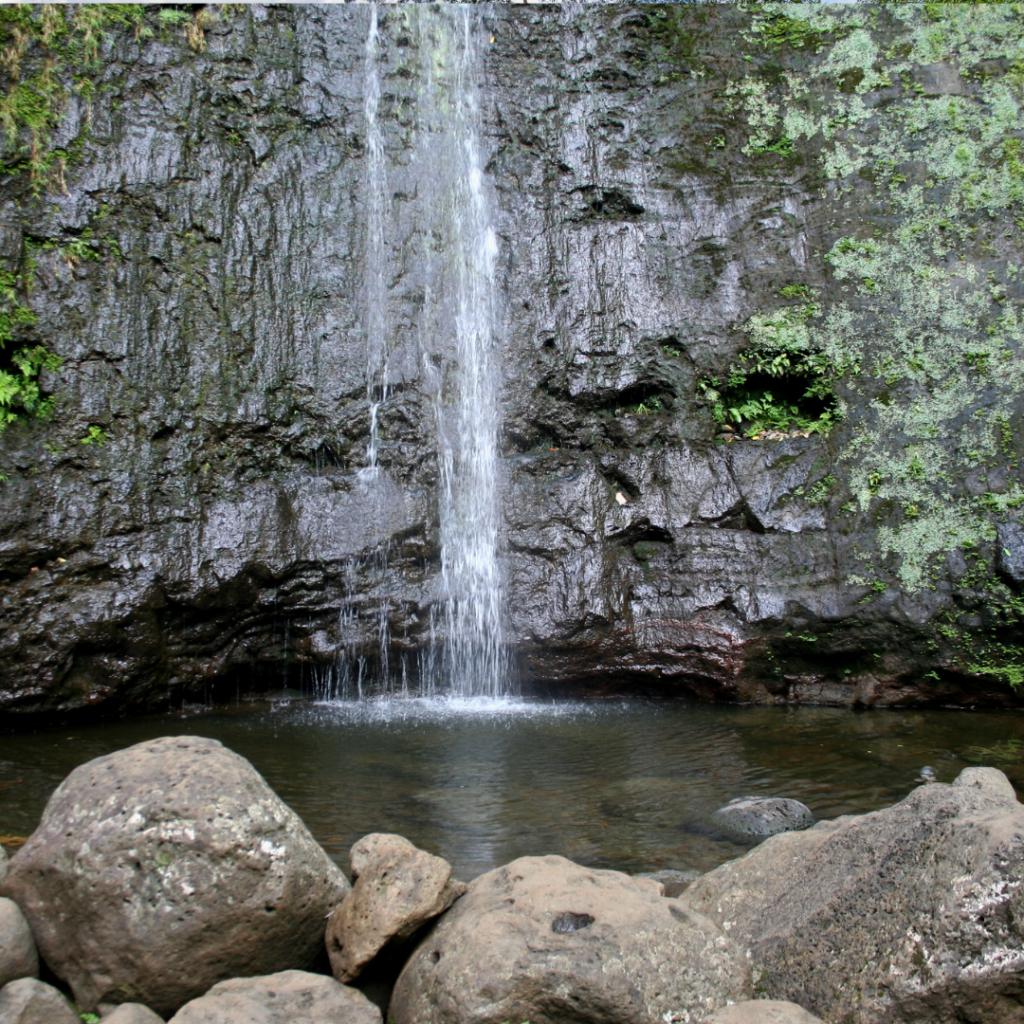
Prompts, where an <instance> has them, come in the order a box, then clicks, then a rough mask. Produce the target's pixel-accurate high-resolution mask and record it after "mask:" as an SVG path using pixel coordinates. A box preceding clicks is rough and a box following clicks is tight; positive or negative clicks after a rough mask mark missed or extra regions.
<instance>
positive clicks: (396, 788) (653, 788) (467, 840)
mask: <svg viewBox="0 0 1024 1024" xmlns="http://www.w3.org/2000/svg"><path fill="white" fill-rule="evenodd" d="M1021 720H1022V716H1021V714H1020V712H953V711H869V712H853V711H849V710H845V709H841V708H789V709H787V708H773V707H769V708H766V707H722V706H708V705H687V704H684V703H681V702H673V701H661V702H656V701H644V700H614V701H604V700H595V701H553V700H533V699H524V698H515V697H509V698H457V697H438V698H423V697H408V698H392V699H375V700H366V701H363V702H354V701H353V702H324V703H314V702H312V701H306V700H291V701H276V702H274V703H264V704H258V705H254V704H246V703H243V704H238V705H232V706H230V707H221V708H216V709H211V710H209V711H206V712H205V713H202V714H189V715H186V716H182V715H181V714H180V713H179V714H175V715H164V716H152V717H146V718H139V719H134V720H128V721H121V722H110V723H107V724H104V725H92V726H87V727H81V728H73V729H68V728H67V727H64V728H62V729H47V730H41V731H38V732H35V733H32V734H27V735H12V736H5V737H4V738H3V761H2V762H0V835H6V836H9V835H15V836H18V835H22V836H23V835H27V834H28V833H29V832H30V831H31V830H32V829H33V828H34V827H35V824H36V822H37V821H38V818H39V815H40V813H41V811H42V808H43V806H44V805H45V803H46V800H47V798H48V797H49V795H50V793H51V792H52V791H53V789H54V788H55V787H56V786H57V784H58V783H59V782H60V781H61V779H63V778H64V776H65V775H67V773H68V772H69V771H71V770H72V769H73V768H74V767H75V766H76V765H78V764H81V763H83V762H84V761H88V760H90V759H91V758H94V757H98V756H100V755H102V754H106V753H109V752H110V751H113V750H117V749H119V748H122V747H126V746H130V745H131V744H133V743H138V742H140V741H143V740H146V739H150V738H152V737H154V736H162V735H175V734H186V735H202V736H210V737H213V738H215V739H218V740H220V741H221V742H223V743H224V744H225V745H227V746H228V747H230V748H231V749H233V750H235V751H237V752H238V753H239V754H241V755H242V756H243V757H246V758H248V759H249V760H250V761H251V762H252V763H253V765H254V766H255V767H256V768H257V770H258V771H260V772H261V774H262V775H263V776H264V777H265V778H266V779H267V781H268V782H269V783H270V785H271V786H273V788H274V789H275V790H276V791H277V792H278V793H279V794H280V795H281V797H282V798H283V799H284V800H285V801H287V802H288V804H289V805H290V806H291V807H293V808H294V809H295V811H296V812H297V813H298V814H299V815H300V816H301V817H302V818H303V820H304V821H305V822H306V824H307V825H308V826H309V828H310V830H311V831H312V832H313V834H314V835H315V836H316V838H317V839H318V840H319V841H320V842H321V843H322V844H323V845H324V847H325V849H326V850H327V851H328V853H329V854H330V855H331V856H332V857H334V858H335V859H336V860H337V861H338V862H339V863H340V864H342V866H343V867H345V868H347V867H348V849H349V847H350V846H351V845H352V843H353V842H355V841H356V840H357V839H359V838H360V837H361V836H363V835H365V834H366V833H368V832H398V833H400V834H402V835H405V836H407V837H408V838H409V839H410V840H412V841H413V842H414V843H416V844H417V845H419V846H422V847H424V848H425V849H428V850H430V851H431V852H434V853H438V854H440V855H441V856H443V857H446V858H447V859H448V860H450V861H451V862H452V863H453V865H454V866H455V870H456V874H457V876H458V877H461V878H464V879H468V878H472V877H474V876H475V875H477V874H479V873H480V872H482V871H486V870H488V869H489V868H492V867H495V866H496V865H498V864H502V863H506V862H507V861H509V860H512V859H513V858H515V857H519V856H523V855H526V854H547V853H556V854H561V855H563V856H566V857H570V858H571V859H573V860H576V861H578V862H580V863H584V864H590V865H594V866H599V867H611V868H620V869H623V870H628V871H643V870H656V869H660V868H672V869H679V870H683V871H687V870H698V871H701V870H707V869H709V868H712V867H714V866H716V865H717V864H720V863H722V862H723V861H724V860H727V859H729V858H731V857H736V856H739V855H740V854H742V853H743V852H744V851H745V849H746V847H745V846H743V845H741V844H738V843H737V842H735V841H734V839H732V838H731V837H728V836H724V835H723V834H722V833H721V832H720V831H719V830H718V829H716V828H715V827H714V824H713V822H712V821H711V820H710V818H711V815H712V814H713V812H714V811H715V810H717V809H718V808H719V807H721V806H723V805H724V804H725V803H727V802H728V801H729V800H731V799H733V798H734V797H740V796H786V797H792V798H794V799H797V800H800V801H802V802H803V803H805V804H807V806H808V807H810V808H811V810H812V811H813V812H814V814H815V816H816V817H819V818H830V817H835V816H836V815H839V814H857V813H863V812H865V811H870V810H875V809H877V808H879V807H883V806H886V805H888V804H890V803H893V802H894V801H896V800H899V799H901V798H902V797H903V796H905V795H906V794H907V793H909V792H910V790H911V789H913V788H914V787H915V786H917V785H918V784H919V782H920V773H921V769H922V768H923V767H924V766H925V765H929V766H931V767H932V768H933V769H934V771H935V773H936V775H937V777H938V779H939V780H940V781H943V782H949V781H951V780H952V779H953V778H955V777H956V775H957V774H958V773H959V771H960V770H961V769H962V768H963V767H965V766H966V765H967V764H968V763H976V762H969V761H968V760H967V759H966V758H967V757H968V756H973V755H972V754H971V748H972V747H978V746H984V747H993V746H994V745H996V744H998V743H1000V742H1002V743H1003V745H1004V747H1006V749H1007V750H1009V749H1010V746H1009V744H1010V743H1011V741H1013V739H1014V737H1016V736H1018V735H1019V731H1020V723H1021ZM1014 749H1016V748H1014ZM1000 766H1001V767H1003V768H1004V769H1005V770H1006V771H1007V773H1008V774H1009V775H1010V777H1011V779H1012V780H1013V781H1014V782H1015V783H1016V784H1017V785H1018V786H1020V785H1021V784H1024V766H1022V765H1014V764H1001V765H1000Z"/></svg>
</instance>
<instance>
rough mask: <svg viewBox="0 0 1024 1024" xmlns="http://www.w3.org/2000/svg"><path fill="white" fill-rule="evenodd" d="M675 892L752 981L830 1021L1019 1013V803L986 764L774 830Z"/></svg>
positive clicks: (846, 1023)
mask: <svg viewBox="0 0 1024 1024" xmlns="http://www.w3.org/2000/svg"><path fill="white" fill-rule="evenodd" d="M685 902H686V903H687V904H688V905H689V906H691V907H692V908H693V909H695V910H697V911H699V912H700V913H702V914H707V915H708V916H709V917H711V918H713V919H714V920H715V921H717V922H719V923H720V924H721V925H722V926H723V927H724V928H725V930H726V931H727V932H728V933H729V935H730V937H731V938H733V939H734V940H735V941H736V942H737V943H739V944H740V945H741V946H742V947H745V948H746V949H747V950H748V951H749V953H750V957H751V965H752V967H753V969H754V976H755V978H756V979H759V980H758V987H759V989H760V990H762V991H764V992H765V993H766V994H767V995H768V996H770V997H772V998H773V999H792V1000H794V1001H795V1000H799V1001H800V1003H801V1004H802V1005H804V1006H806V1007H807V1008H808V1009H809V1010H810V1011H812V1012H813V1013H816V1014H818V1015H819V1016H820V1017H824V1018H825V1019H826V1020H829V1021H831V1022H832V1024H854V1022H857V1024H868V1022H870V1024H889V1022H892V1024H907V1022H917V1021H934V1022H941V1024H946V1022H952V1021H961V1020H970V1021H971V1022H972V1024H1004V1022H1006V1021H1009V1020H1019V1019H1020V1017H1019V1013H1020V1009H1019V1008H1020V1004H1021V1001H1022V998H1024V952H1022V949H1024V807H1022V806H1021V805H1020V804H1019V803H1018V802H1017V800H1016V798H1015V796H1014V791H1013V787H1012V786H1011V785H1010V783H1009V781H1008V780H1007V778H1006V776H1005V775H1003V773H1002V772H999V771H996V770H995V769H994V768H967V769H965V770H964V771H963V772H961V774H960V776H959V778H958V779H957V780H956V781H955V782H954V783H953V784H952V785H946V784H944V783H931V784H929V785H925V786H921V787H919V788H918V789H915V790H914V791H913V792H912V793H911V794H910V795H909V796H908V797H907V798H906V799H904V800H902V801H900V802H899V803H898V804H896V805H894V806H893V807H888V808H886V809H884V810H881V811H875V812H874V813H872V814H865V815H857V816H850V817H843V818H837V819H836V820H835V821H823V822H819V823H818V824H817V825H815V826H814V827H813V828H812V829H810V830H808V831H806V832H787V833H784V834H782V835H778V836H774V837H772V838H771V839H768V840H766V841H765V842H764V843H762V844H761V845H760V846H758V847H757V848H756V849H754V850H752V851H751V852H750V853H748V854H747V855H746V856H745V857H741V858H740V859H738V860H735V861H731V862H729V863H727V864H723V865H722V866H721V867H719V868H717V869H715V870H714V871H711V872H709V873H708V874H706V875H704V876H703V877H701V878H700V879H698V880H697V881H696V882H694V884H693V885H692V886H690V888H689V889H688V890H687V892H686V896H685Z"/></svg>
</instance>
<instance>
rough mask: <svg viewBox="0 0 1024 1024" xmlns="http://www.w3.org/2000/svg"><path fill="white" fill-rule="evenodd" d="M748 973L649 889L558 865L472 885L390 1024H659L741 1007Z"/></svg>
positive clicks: (643, 882) (560, 860)
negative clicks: (737, 1002) (730, 1004)
mask: <svg viewBox="0 0 1024 1024" xmlns="http://www.w3.org/2000/svg"><path fill="white" fill-rule="evenodd" d="M750 995H751V988H750V971H749V968H748V967H747V964H746V960H745V958H744V956H743V954H742V953H741V952H740V950H739V949H738V948H737V947H736V946H735V945H734V943H733V942H732V941H731V940H730V939H729V938H728V937H727V936H726V935H725V934H724V933H723V932H722V931H720V930H719V929H718V928H717V927H716V926H715V925H714V924H712V923H711V921H709V920H708V919H707V918H706V917H703V916H702V915H700V914H694V913H692V912H691V911H690V910H689V909H688V908H687V907H685V906H684V905H683V904H682V903H680V902H679V901H678V900H672V899H666V898H664V897H663V896H661V884H660V883H659V882H655V881H652V880H649V879H641V878H630V877H629V876H628V875H624V874H621V873H620V872H618V871H598V870H592V869H589V868H584V867H580V866H579V865H578V864H573V863H572V862H571V861H568V860H566V859H565V858H564V857H554V856H550V857H521V858H520V859H519V860H515V861H513V862H512V863H511V864H508V865H506V866H505V867H502V868H497V869H496V870H494V871H490V872H488V873H487V874H485V875H481V876H480V877H479V878H477V879H476V880H475V881H474V882H473V883H472V884H471V885H470V886H469V889H468V891H467V892H466V895H465V896H463V897H462V898H461V899H460V900H458V902H456V904H455V905H454V906H453V907H452V909H451V910H449V911H448V912H447V914H445V916H444V917H442V918H441V920H440V922H439V923H438V925H437V927H436V928H435V929H434V930H433V931H432V932H431V933H430V934H429V935H428V936H427V938H426V939H424V941H423V942H422V943H421V944H420V945H419V947H418V948H417V949H416V951H415V953H414V954H413V955H412V957H411V959H410V960H409V962H408V964H406V966H405V969H404V970H403V971H402V974H401V975H400V977H399V979H398V982H397V984H396V986H395V991H394V995H393V997H392V1000H391V1003H390V1005H389V1007H388V1019H389V1020H394V1021H395V1022H396V1024H501V1022H503V1021H515V1022H516V1024H519V1022H520V1021H527V1020H528V1021H530V1022H531V1024H565V1022H566V1021H568V1020H574V1021H575V1020H581V1021H582V1020H586V1021H588V1024H662V1022H663V1021H666V1020H676V1019H679V1020H699V1019H701V1018H703V1017H705V1016H707V1015H708V1014H709V1013H712V1012H713V1011H714V1010H716V1009H717V1008H718V1007H720V1006H723V1005H724V1004H725V1003H726V1002H728V1001H729V1000H738V999H749V998H750Z"/></svg>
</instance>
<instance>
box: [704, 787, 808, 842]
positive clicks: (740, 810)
mask: <svg viewBox="0 0 1024 1024" xmlns="http://www.w3.org/2000/svg"><path fill="white" fill-rule="evenodd" d="M711 820H712V821H713V822H714V823H715V824H716V825H718V826H719V827H720V828H723V829H725V830H726V831H727V832H732V833H733V834H735V835H738V836H748V837H750V838H759V839H764V838H767V837H768V836H774V835H778V833H779V832H796V831H799V830H800V829H805V828H810V827H811V825H813V824H814V815H813V814H812V813H811V810H810V808H809V807H807V806H806V805H805V804H802V803H800V801H799V800H790V799H787V798H785V797H765V796H741V797H738V798H737V799H735V800H730V801H729V802H728V803H727V804H726V805H725V806H724V807H721V808H719V809H718V810H717V811H715V813H714V814H713V815H712V816H711Z"/></svg>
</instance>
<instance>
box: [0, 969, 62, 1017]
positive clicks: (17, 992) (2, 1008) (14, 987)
mask: <svg viewBox="0 0 1024 1024" xmlns="http://www.w3.org/2000/svg"><path fill="white" fill-rule="evenodd" d="M0 1024H82V1019H81V1017H79V1016H78V1014H77V1013H75V1011H74V1010H73V1009H72V1007H71V1004H70V1003H69V1002H68V1001H67V1000H66V999H65V998H64V996H63V995H62V994H61V993H60V992H58V991H57V989H55V988H54V987H53V986H52V985H47V984H46V983H45V982H42V981H37V980H36V979H35V978H20V979H19V980H18V981H12V982H10V983H9V984H7V985H4V987H3V988H0Z"/></svg>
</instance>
